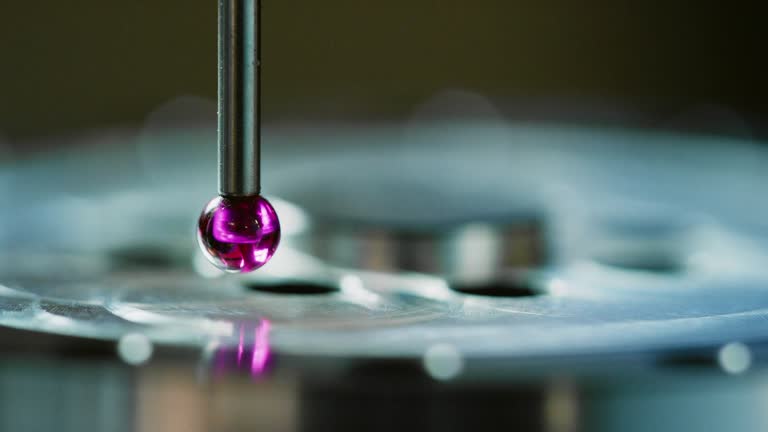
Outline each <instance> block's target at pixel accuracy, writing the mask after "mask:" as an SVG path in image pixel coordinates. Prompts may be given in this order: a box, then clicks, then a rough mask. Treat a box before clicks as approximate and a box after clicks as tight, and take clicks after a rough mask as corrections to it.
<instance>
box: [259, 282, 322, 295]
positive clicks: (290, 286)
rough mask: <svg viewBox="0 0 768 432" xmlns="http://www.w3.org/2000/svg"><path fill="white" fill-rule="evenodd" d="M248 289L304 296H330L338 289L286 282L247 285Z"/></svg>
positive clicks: (316, 284) (318, 284) (308, 283)
mask: <svg viewBox="0 0 768 432" xmlns="http://www.w3.org/2000/svg"><path fill="white" fill-rule="evenodd" d="M245 286H246V288H248V289H251V290H254V291H260V292H266V293H271V294H302V295H318V294H330V293H333V292H336V291H337V289H336V288H335V287H333V286H331V285H323V284H320V283H314V282H303V281H286V282H278V283H260V284H257V283H252V282H251V283H246V284H245Z"/></svg>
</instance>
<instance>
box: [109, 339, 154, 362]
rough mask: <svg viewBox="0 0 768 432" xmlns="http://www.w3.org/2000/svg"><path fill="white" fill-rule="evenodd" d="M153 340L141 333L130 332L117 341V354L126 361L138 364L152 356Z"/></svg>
mask: <svg viewBox="0 0 768 432" xmlns="http://www.w3.org/2000/svg"><path fill="white" fill-rule="evenodd" d="M152 351H153V346H152V341H150V340H149V338H148V337H147V336H145V335H143V334H141V333H128V334H126V335H123V336H122V337H121V338H120V340H119V341H118V342H117V354H118V355H119V356H120V359H121V360H123V361H124V362H125V363H127V364H129V365H133V366H138V365H141V364H144V363H146V362H147V361H148V360H149V359H150V357H152Z"/></svg>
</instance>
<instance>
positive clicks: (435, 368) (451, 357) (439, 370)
mask: <svg viewBox="0 0 768 432" xmlns="http://www.w3.org/2000/svg"><path fill="white" fill-rule="evenodd" d="M422 363H423V365H424V369H425V370H426V371H427V373H428V374H429V376H431V377H432V378H434V379H436V380H438V381H448V380H451V379H453V378H456V377H457V376H458V375H459V374H460V373H461V371H462V370H463V369H464V359H463V358H462V356H461V352H459V350H458V349H457V348H456V347H455V346H453V345H451V344H446V343H441V344H435V345H432V346H430V347H429V348H428V349H427V351H426V353H424V358H423V361H422Z"/></svg>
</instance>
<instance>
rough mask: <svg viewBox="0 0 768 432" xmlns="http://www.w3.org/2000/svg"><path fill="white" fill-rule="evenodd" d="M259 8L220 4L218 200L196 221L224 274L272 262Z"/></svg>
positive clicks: (273, 218)
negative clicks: (264, 191) (264, 192)
mask: <svg viewBox="0 0 768 432" xmlns="http://www.w3.org/2000/svg"><path fill="white" fill-rule="evenodd" d="M260 33H261V4H260V1H259V0H219V32H218V34H219V36H218V37H219V44H218V45H219V73H218V76H219V82H218V84H219V95H218V99H219V101H218V102H219V113H218V117H219V122H218V130H219V136H218V141H219V142H218V145H219V166H218V168H219V196H218V197H216V198H214V199H213V200H211V201H210V202H209V203H208V205H207V206H206V207H205V209H204V210H203V213H202V214H201V215H200V219H199V221H198V230H197V234H198V235H197V239H198V243H199V244H200V248H201V250H202V251H203V254H204V255H205V257H206V258H207V259H208V260H209V261H210V262H211V263H213V264H214V265H215V266H217V267H219V268H220V269H222V270H224V271H228V272H240V273H244V272H250V271H253V270H255V269H257V268H259V267H261V266H263V265H264V264H266V263H267V261H269V260H270V258H271V257H272V255H273V254H274V253H275V251H276V250H277V245H278V243H279V242H280V222H279V220H278V219H277V213H275V209H274V208H273V207H272V205H271V204H270V203H269V201H267V200H266V199H264V198H263V197H262V196H260V193H261V155H260V153H261V118H260V117H261V86H260V84H261V83H260V81H261V73H260V70H261V44H260V39H261V38H260Z"/></svg>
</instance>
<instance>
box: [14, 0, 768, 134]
mask: <svg viewBox="0 0 768 432" xmlns="http://www.w3.org/2000/svg"><path fill="white" fill-rule="evenodd" d="M1 3H2V4H1V5H0V53H1V54H2V57H1V58H2V64H1V65H0V66H1V67H0V78H1V79H0V132H2V133H4V134H5V135H6V136H10V137H30V136H38V135H50V134H56V133H62V132H67V131H73V130H78V129H82V128H92V127H111V126H134V125H139V124H141V122H142V121H143V119H144V118H145V116H146V115H147V114H148V113H149V112H150V111H151V110H152V109H153V108H154V107H156V106H157V105H158V104H161V103H163V102H165V101H167V100H169V99H172V98H174V97H176V96H180V95H185V94H186V95H189V94H193V95H200V96H204V97H207V98H211V99H213V98H214V97H215V85H216V77H215V74H216V65H215V63H216V36H215V31H216V2H215V1H213V0H208V1H190V0H185V1H182V0H151V1H150V0H132V1H124V2H117V1H111V0H110V1H104V0H102V1H83V0H68V1H53V0H42V1H11V0H3V1H2V2H1ZM754 3H758V2H754ZM746 4H749V3H745V5H746ZM763 9H764V8H762V7H760V6H740V5H739V4H738V3H734V2H728V3H722V4H717V3H711V4H710V3H701V2H697V3H694V2H684V3H681V2H664V3H661V2H660V3H659V4H655V2H616V1H614V2H577V1H570V0H557V1H532V0H522V1H500V0H499V1H493V0H474V1H456V0H444V1H427V0H411V1H404V0H391V1H362V0H323V1H316V0H264V3H263V23H264V31H263V33H264V40H263V50H264V53H263V61H264V69H263V82H264V86H265V89H264V107H265V108H264V109H265V117H266V120H267V121H270V120H282V119H290V120H313V121H324V120H329V119H333V120H341V119H353V120H354V119H393V118H394V119H398V118H400V117H402V116H405V115H407V113H408V112H409V111H410V110H411V109H412V108H413V106H414V105H415V104H418V103H419V102H421V101H423V100H424V99H425V98H427V97H429V96H430V95H432V94H434V93H435V92H436V91H439V90H441V89H444V88H465V89H469V90H472V91H476V92H479V93H482V94H485V95H488V96H491V97H492V98H494V100H505V99H521V98H522V99H527V98H534V99H535V98H562V99H564V100H573V99H601V98H608V99H610V100H615V101H619V102H620V103H622V104H626V105H627V106H630V107H636V108H638V109H640V110H643V111H646V112H650V113H654V112H674V111H675V110H677V109H684V108H685V107H687V106H691V105H695V104H700V103H712V104H718V105H721V106H726V107H729V108H730V109H733V110H735V111H736V112H739V113H743V114H744V115H748V116H751V117H750V118H763V116H764V115H765V114H766V112H768V104H767V103H766V100H768V92H767V91H766V85H765V81H766V79H768V75H766V67H765V66H764V61H763V57H764V56H765V54H766V50H765V47H764V44H765V43H766V37H765V36H766V32H765V31H764V28H765V22H766V20H767V18H768V17H767V16H766V13H765V11H764V10H763Z"/></svg>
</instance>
